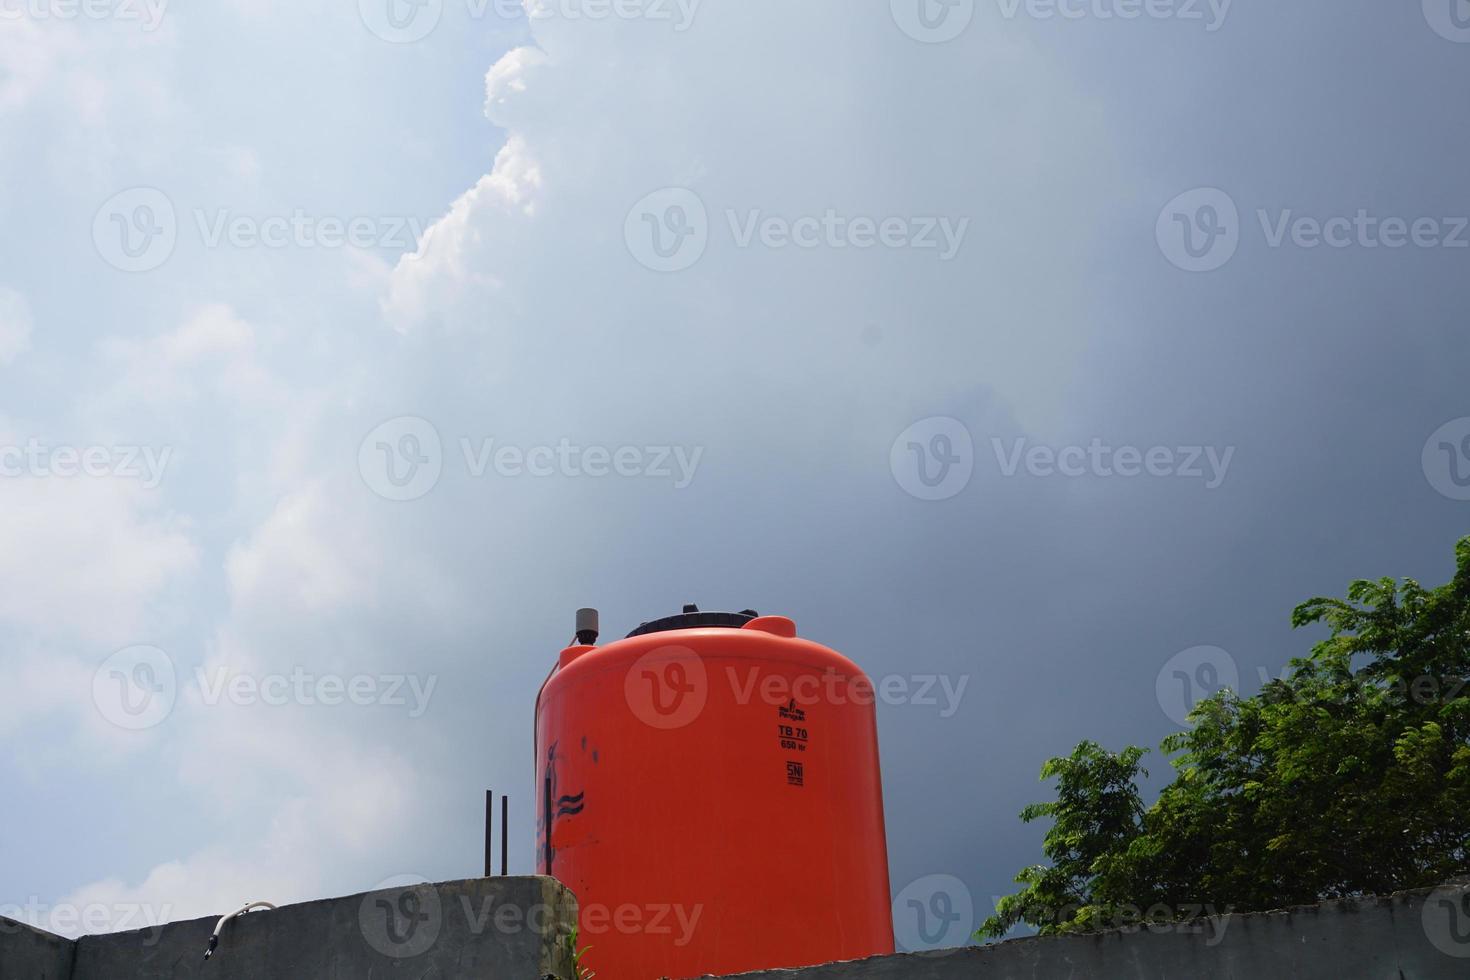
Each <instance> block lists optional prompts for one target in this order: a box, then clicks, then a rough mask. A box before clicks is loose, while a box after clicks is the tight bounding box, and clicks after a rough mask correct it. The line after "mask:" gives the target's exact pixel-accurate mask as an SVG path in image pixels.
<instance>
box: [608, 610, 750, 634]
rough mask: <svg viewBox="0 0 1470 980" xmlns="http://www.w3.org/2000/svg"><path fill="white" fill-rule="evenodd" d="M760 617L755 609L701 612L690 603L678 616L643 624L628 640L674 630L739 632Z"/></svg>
mask: <svg viewBox="0 0 1470 980" xmlns="http://www.w3.org/2000/svg"><path fill="white" fill-rule="evenodd" d="M759 616H760V613H758V612H756V611H755V610H754V609H746V610H744V611H743V612H738V613H732V612H700V611H699V607H698V606H696V605H694V604H693V603H690V604H689V605H687V606H685V607H684V611H683V612H681V613H680V614H679V615H677V616H665V617H664V618H663V619H655V620H653V621H652V622H650V623H643V624H642V625H640V626H639V627H638V628H637V629H636V630H634V631H633V632H631V633H629V634H628V639H630V640H631V639H632V638H633V637H635V636H647V635H648V634H649V633H669V632H672V631H673V630H698V629H729V630H738V629H740V628H741V627H742V626H744V625H745V624H746V623H748V622H750V621H751V620H752V619H756V618H758V617H759Z"/></svg>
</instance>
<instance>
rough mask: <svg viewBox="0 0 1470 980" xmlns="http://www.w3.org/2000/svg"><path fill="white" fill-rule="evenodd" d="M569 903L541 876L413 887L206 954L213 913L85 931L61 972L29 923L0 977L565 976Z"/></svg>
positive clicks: (251, 919) (265, 919)
mask: <svg viewBox="0 0 1470 980" xmlns="http://www.w3.org/2000/svg"><path fill="white" fill-rule="evenodd" d="M576 909H577V905H576V899H575V898H573V896H572V893H571V892H570V891H569V890H567V889H566V888H565V887H564V886H563V885H562V884H561V883H559V882H557V881H554V880H552V879H550V878H479V879H474V880H471V881H456V882H448V883H445V884H440V885H428V884H424V885H410V886H405V887H403V888H398V889H390V890H387V891H376V892H369V893H367V894H364V895H354V896H351V897H349V898H338V899H330V900H327V901H320V902H309V903H307V904H304V905H292V906H288V907H285V908H282V909H279V910H276V911H267V912H253V913H251V914H249V915H245V916H241V917H239V918H237V919H235V920H233V921H232V922H231V923H230V924H229V925H228V926H227V927H226V929H225V932H224V934H223V935H222V936H221V937H220V943H219V949H218V951H217V952H216V953H215V954H214V956H213V958H212V959H210V960H209V961H208V962H207V963H206V962H205V960H204V950H205V948H206V947H207V945H208V942H209V934H210V932H212V931H213V929H214V925H215V922H216V918H215V917H211V918H208V919H196V920H194V921H192V922H178V923H173V924H171V925H167V926H161V927H158V928H156V929H144V930H139V931H135V932H122V933H115V934H112V935H105V936H84V937H82V938H81V939H79V940H77V941H76V943H75V944H66V945H68V946H70V945H74V947H75V952H74V955H73V956H72V957H71V960H72V962H71V964H70V967H71V969H70V973H69V974H68V973H64V972H57V970H58V969H60V967H59V966H58V964H60V963H62V962H63V960H61V959H56V958H53V959H51V960H47V959H45V957H44V956H43V953H44V952H45V949H46V948H48V947H47V945H46V943H47V942H48V941H49V942H53V943H66V941H65V940H56V939H55V937H46V936H44V934H36V933H34V932H33V931H29V930H28V931H27V932H25V933H16V934H13V935H9V936H3V937H0V980H43V978H44V980H165V978H169V980H173V978H178V980H183V978H193V977H199V978H207V980H283V978H299V980H364V978H368V977H371V978H375V980H377V978H389V977H406V978H412V980H420V978H422V977H433V978H435V980H461V978H463V980H470V978H475V980H484V978H487V977H506V978H514V980H545V978H554V980H572V964H571V962H570V957H569V955H568V953H567V950H566V946H565V943H564V942H563V939H564V937H565V936H566V934H567V930H568V929H569V928H570V926H571V924H572V923H575V922H576ZM37 937H41V938H37ZM54 948H56V949H61V948H63V947H59V946H57V947H54ZM38 950H39V952H38ZM46 970H50V971H52V972H49V973H48V972H43V971H46Z"/></svg>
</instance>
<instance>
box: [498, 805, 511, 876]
mask: <svg viewBox="0 0 1470 980" xmlns="http://www.w3.org/2000/svg"><path fill="white" fill-rule="evenodd" d="M500 874H501V876H502V877H503V876H505V875H508V874H510V797H509V796H502V797H501V798H500Z"/></svg>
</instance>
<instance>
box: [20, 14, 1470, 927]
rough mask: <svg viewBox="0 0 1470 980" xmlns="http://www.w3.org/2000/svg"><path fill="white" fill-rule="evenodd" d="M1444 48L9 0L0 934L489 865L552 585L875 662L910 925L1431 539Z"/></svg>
mask: <svg viewBox="0 0 1470 980" xmlns="http://www.w3.org/2000/svg"><path fill="white" fill-rule="evenodd" d="M1467 83H1470V3H1466V2H1465V0H1422V2H1421V3H1403V4H1382V3H1374V2H1369V0H1347V2H1344V0H1298V2H1296V3H1292V4H1276V3H1255V2H1248V0H1235V2H1233V3H1232V2H1228V0H1214V2H1210V0H1147V2H1140V0H948V2H946V0H889V2H884V0H862V2H853V0H806V2H803V3H800V4H791V3H775V2H770V0H701V2H695V0H619V2H618V3H616V4H612V3H599V2H597V0H525V4H524V6H522V4H521V3H520V2H519V0H423V2H410V0H360V2H355V0H332V2H328V3H322V2H308V0H302V2H292V3H286V2H281V0H250V2H246V0H223V2H219V3H214V4H208V5H203V4H183V3H167V2H165V0H92V2H89V3H86V4H82V5H77V4H74V3H70V2H67V0H0V176H3V178H4V180H3V187H4V188H5V189H4V191H3V192H0V225H3V227H4V228H5V229H7V230H8V232H9V233H8V234H6V235H4V236H3V237H0V514H3V520H0V676H4V678H5V682H4V684H3V685H0V787H3V794H4V800H5V804H6V805H5V806H4V807H3V812H4V817H3V821H4V822H3V825H0V826H3V829H4V831H5V832H4V833H0V914H5V915H10V916H12V917H16V918H24V919H28V920H31V921H34V922H36V923H38V924H40V925H43V926H45V927H48V928H53V929H54V930H55V931H58V932H64V933H67V934H76V933H79V932H86V931H112V930H114V929H121V928H129V927H135V926H138V925H142V924H152V923H153V922H157V921H167V920H177V919H183V918H189V917H193V916H201V915H206V914H211V913H215V914H217V913H219V912H221V911H223V910H226V909H229V908H234V907H237V906H239V905H240V904H242V903H243V902H244V901H246V900H247V899H248V900H256V899H268V900H271V901H275V902H278V903H279V902H286V901H297V900H303V899H308V898H313V897H320V896H326V895H343V894H352V893H355V892H359V891H364V890H367V889H370V888H372V887H374V886H375V885H377V884H379V883H381V882H383V881H385V880H389V879H392V878H395V876H405V875H411V876H415V877H418V878H427V879H429V880H443V879H451V878H461V877H470V876H473V875H475V874H477V873H478V871H479V868H480V862H481V846H482V843H481V841H482V825H481V820H482V799H483V793H484V791H485V790H486V789H487V788H495V789H497V790H499V791H502V792H509V793H510V795H511V799H512V822H511V834H512V841H513V846H512V853H511V865H512V867H511V870H512V871H513V872H520V873H528V872H530V871H531V870H532V867H533V860H534V844H533V839H534V823H533V820H534V818H533V811H532V807H531V801H532V798H533V787H532V783H533V768H532V763H533V746H532V738H533V732H532V712H533V706H534V699H535V696H536V691H537V688H538V687H539V685H540V683H541V681H542V680H543V679H544V677H545V676H546V674H547V672H548V671H549V670H550V668H551V665H552V664H553V663H554V659H555V656H556V654H557V652H558V651H559V649H560V648H561V647H562V646H563V645H565V643H566V642H567V640H568V638H569V636H570V634H571V630H572V616H573V612H574V611H575V609H577V608H578V607H580V606H595V607H597V608H599V609H601V610H602V616H603V623H604V634H605V635H606V636H618V635H622V634H623V633H624V632H626V631H627V630H628V629H631V628H633V627H634V626H636V625H637V624H638V623H639V622H641V621H643V620H648V619H653V618H657V617H660V616H664V615H668V614H670V613H673V612H676V611H677V610H678V609H679V608H680V607H681V606H682V605H683V604H684V603H686V602H696V603H699V604H700V605H701V607H702V608H706V609H717V608H728V609H744V608H747V607H750V608H756V609H759V610H760V611H762V612H765V613H778V614H783V615H789V616H791V617H792V618H793V619H795V620H796V622H797V623H798V625H799V627H800V629H801V632H802V635H804V636H806V637H808V638H811V639H814V640H817V641H819V642H822V643H825V644H827V645H829V646H832V647H834V648H836V649H838V650H841V651H842V652H843V653H845V654H846V655H848V656H849V657H851V658H852V659H853V660H855V661H856V662H857V663H859V664H860V665H861V666H862V667H863V668H864V669H865V670H866V671H867V672H868V673H869V674H870V675H871V676H872V677H873V678H874V679H875V681H879V682H882V681H883V680H885V679H887V680H889V681H890V683H891V688H890V689H891V690H893V691H895V692H899V693H897V694H896V695H895V696H893V697H891V698H886V699H884V700H882V701H881V702H880V703H879V704H878V705H877V713H878V725H879V733H880V738H881V746H882V757H883V780H884V789H885V797H886V816H887V829H888V847H889V867H890V874H891V879H892V888H893V892H894V895H895V898H896V901H895V907H896V909H897V918H896V921H895V924H896V929H897V934H898V937H899V940H900V943H901V944H904V945H906V946H909V947H918V946H922V945H929V944H937V945H954V944H956V943H958V942H962V941H963V940H964V937H965V935H966V934H967V933H968V932H969V931H970V930H971V929H973V928H974V927H975V926H976V925H978V924H979V920H980V919H982V918H983V917H984V916H985V915H986V914H988V913H989V912H990V911H991V908H992V902H993V900H994V898H995V897H996V896H999V895H1003V894H1006V893H1008V892H1009V891H1011V890H1013V887H1012V885H1011V879H1012V877H1013V875H1014V874H1015V872H1016V871H1017V870H1019V869H1020V867H1022V866H1023V865H1026V864H1031V863H1036V862H1038V861H1040V860H1041V851H1040V841H1041V836H1042V834H1043V833H1044V832H1045V826H1044V825H1032V826H1027V825H1024V824H1022V823H1021V822H1020V821H1019V820H1018V819H1017V814H1018V812H1019V811H1020V810H1021V808H1022V807H1023V806H1025V805H1026V804H1027V803H1029V802H1032V801H1035V800H1039V799H1044V798H1045V797H1046V794H1047V787H1046V786H1045V785H1044V784H1042V783H1040V782H1038V779H1037V774H1038V771H1039V769H1040V767H1041V765H1042V763H1043V762H1044V761H1045V760H1046V759H1047V758H1049V757H1051V756H1054V755H1058V754H1064V753H1066V752H1069V751H1070V750H1071V748H1072V747H1073V746H1075V745H1076V743H1077V742H1079V741H1081V740H1082V739H1094V740H1096V741H1099V742H1101V743H1103V744H1105V745H1107V746H1109V747H1112V748H1121V747H1122V746H1124V745H1127V744H1140V745H1146V746H1151V745H1157V743H1158V741H1159V740H1160V739H1161V738H1162V737H1164V736H1165V735H1167V734H1169V733H1170V732H1172V731H1177V730H1179V728H1180V726H1181V724H1182V723H1183V717H1184V714H1185V713H1186V712H1187V709H1188V707H1189V705H1190V704H1192V703H1193V700H1194V699H1195V698H1197V697H1198V696H1200V695H1202V694H1203V693H1208V692H1209V691H1211V690H1213V689H1214V688H1216V687H1218V686H1219V685H1221V684H1225V683H1230V684H1232V685H1233V686H1236V687H1237V689H1239V690H1242V691H1244V692H1245V693H1251V692H1252V691H1254V690H1255V689H1257V688H1258V687H1259V686H1260V684H1261V683H1262V681H1263V679H1264V678H1267V677H1271V676H1276V675H1278V674H1279V673H1280V672H1281V671H1282V670H1283V669H1284V668H1285V666H1286V665H1287V663H1288V662H1289V661H1290V660H1291V658H1293V657H1296V656H1300V655H1303V654H1304V653H1306V652H1307V651H1308V650H1309V648H1310V646H1311V644H1312V643H1313V642H1315V641H1316V640H1317V639H1319V638H1320V636H1319V635H1318V634H1313V633H1306V632H1304V633H1294V632H1293V631H1292V630H1291V629H1290V624H1289V614H1290V611H1291V609H1292V607H1293V606H1294V605H1295V604H1296V603H1298V602H1300V601H1302V600H1305V599H1307V598H1310V597H1312V596H1317V595H1340V594H1342V593H1343V591H1344V590H1345V588H1346V586H1347V584H1348V583H1349V581H1351V580H1353V579H1356V578H1361V577H1376V576H1380V575H1390V576H1411V577H1415V578H1418V579H1420V580H1421V581H1423V582H1424V583H1426V584H1437V583H1439V582H1441V581H1444V580H1446V579H1447V578H1448V577H1449V575H1450V574H1451V571H1452V556H1453V544H1454V542H1455V540H1456V539H1457V538H1459V537H1461V536H1463V535H1465V534H1467V533H1470V386H1467V385H1466V382H1465V379H1466V369H1467V366H1470V330H1467V329H1466V326H1467V325H1466V318H1465V316H1466V315H1465V312H1464V311H1465V309H1466V308H1467V299H1470V275H1467V274H1466V272H1467V268H1470V194H1467V193H1466V189H1465V180H1464V161H1465V160H1466V159H1467V158H1470V105H1467V103H1466V102H1465V100H1464V99H1463V98H1461V97H1460V95H1461V93H1463V92H1464V91H1465V90H1466V86H1467ZM323 684H325V685H326V686H325V687H324V686H323ZM880 686H881V684H880ZM921 690H922V691H924V692H927V693H920V692H921ZM1150 760H1151V761H1150V763H1149V765H1150V766H1151V768H1152V769H1153V771H1154V774H1155V777H1156V779H1155V781H1157V777H1158V775H1159V774H1160V773H1161V772H1165V771H1167V765H1166V763H1165V762H1164V761H1163V760H1162V759H1160V758H1159V757H1158V756H1157V755H1154V756H1151V757H1150ZM915 897H917V900H918V902H919V904H920V906H923V907H929V908H938V907H940V906H936V905H934V904H933V903H934V902H935V901H936V900H937V899H938V898H939V897H942V898H943V899H944V901H945V902H946V903H947V904H945V905H944V906H943V907H944V908H950V909H957V910H958V911H957V912H956V913H955V914H954V915H953V916H952V917H951V918H950V919H947V920H945V921H946V925H945V928H944V929H943V930H942V935H939V934H934V933H932V932H931V933H928V934H923V933H925V930H923V929H920V928H919V924H918V923H916V922H915V921H912V920H906V919H904V915H905V913H904V910H905V909H908V908H911V906H910V904H909V901H908V900H909V899H910V898H915ZM80 913H85V916H91V918H90V919H89V920H88V921H85V922H80V921H77V920H79V919H81V918H84V917H85V916H83V915H81V914H80Z"/></svg>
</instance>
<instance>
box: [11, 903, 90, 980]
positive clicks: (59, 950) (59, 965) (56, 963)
mask: <svg viewBox="0 0 1470 980" xmlns="http://www.w3.org/2000/svg"><path fill="white" fill-rule="evenodd" d="M75 952H76V945H75V944H74V943H73V942H72V941H71V940H69V939H62V938H61V937H60V936H53V935H51V933H49V932H41V931H40V930H37V929H32V928H31V927H30V926H28V925H24V924H23V923H20V922H15V921H13V920H11V919H6V918H3V917H0V980H68V978H69V977H71V966H72V956H73V955H74V953H75Z"/></svg>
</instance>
